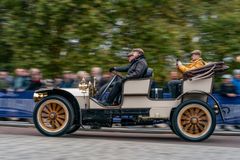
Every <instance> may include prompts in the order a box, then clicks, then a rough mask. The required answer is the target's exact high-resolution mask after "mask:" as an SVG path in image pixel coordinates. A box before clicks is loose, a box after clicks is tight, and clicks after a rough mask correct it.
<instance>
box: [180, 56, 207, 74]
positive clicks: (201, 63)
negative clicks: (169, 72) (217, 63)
mask: <svg viewBox="0 0 240 160" xmlns="http://www.w3.org/2000/svg"><path fill="white" fill-rule="evenodd" d="M205 64H206V62H204V61H203V59H202V58H199V59H197V60H195V61H193V60H191V63H190V64H188V65H185V66H184V65H181V66H178V69H179V70H180V72H182V73H184V72H187V71H189V70H192V69H196V68H200V67H203V66H204V65H205Z"/></svg>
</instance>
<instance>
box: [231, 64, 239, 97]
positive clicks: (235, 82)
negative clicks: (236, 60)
mask: <svg viewBox="0 0 240 160" xmlns="http://www.w3.org/2000/svg"><path fill="white" fill-rule="evenodd" d="M233 74H234V78H233V79H232V83H233V85H234V86H235V87H236V93H237V94H238V95H240V69H235V70H234V71H233Z"/></svg>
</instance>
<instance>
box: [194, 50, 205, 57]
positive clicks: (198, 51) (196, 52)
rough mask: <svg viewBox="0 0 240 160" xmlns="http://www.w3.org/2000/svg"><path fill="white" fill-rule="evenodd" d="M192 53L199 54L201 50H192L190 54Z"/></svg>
mask: <svg viewBox="0 0 240 160" xmlns="http://www.w3.org/2000/svg"><path fill="white" fill-rule="evenodd" d="M193 54H195V55H199V56H201V55H202V52H201V51H200V50H194V51H192V52H191V55H193Z"/></svg>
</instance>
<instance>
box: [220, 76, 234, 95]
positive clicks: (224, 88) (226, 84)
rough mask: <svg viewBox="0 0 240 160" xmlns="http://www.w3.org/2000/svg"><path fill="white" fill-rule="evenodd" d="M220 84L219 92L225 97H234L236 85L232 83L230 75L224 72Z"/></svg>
mask: <svg viewBox="0 0 240 160" xmlns="http://www.w3.org/2000/svg"><path fill="white" fill-rule="evenodd" d="M222 79H223V80H222V84H221V85H220V94H221V95H222V96H227V97H236V96H237V92H236V87H235V86H234V85H233V83H232V75H230V74H225V75H223V76H222Z"/></svg>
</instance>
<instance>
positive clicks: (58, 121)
mask: <svg viewBox="0 0 240 160" xmlns="http://www.w3.org/2000/svg"><path fill="white" fill-rule="evenodd" d="M73 120H74V110H73V108H72V106H71V104H70V103H69V102H68V100H66V99H65V98H64V97H61V96H58V95H52V96H48V97H46V98H44V99H42V100H41V101H40V102H39V103H38V104H37V105H36V106H35V109H34V113H33V121H34V124H35V126H36V128H37V129H38V130H39V132H41V133H42V134H44V135H46V136H61V135H64V134H65V133H66V132H67V131H68V130H69V128H70V127H71V126H72V124H73Z"/></svg>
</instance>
